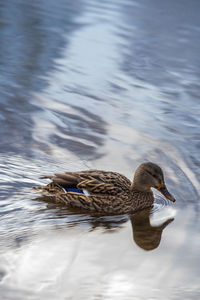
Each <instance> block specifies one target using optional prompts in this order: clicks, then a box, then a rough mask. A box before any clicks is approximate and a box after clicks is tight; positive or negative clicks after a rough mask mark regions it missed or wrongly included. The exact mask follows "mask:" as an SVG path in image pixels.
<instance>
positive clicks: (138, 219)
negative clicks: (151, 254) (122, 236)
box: [130, 209, 174, 251]
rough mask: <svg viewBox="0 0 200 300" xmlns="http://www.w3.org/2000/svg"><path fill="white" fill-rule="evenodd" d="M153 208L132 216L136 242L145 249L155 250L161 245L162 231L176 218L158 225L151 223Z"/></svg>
mask: <svg viewBox="0 0 200 300" xmlns="http://www.w3.org/2000/svg"><path fill="white" fill-rule="evenodd" d="M150 213H151V209H145V210H142V211H140V212H138V213H137V214H135V215H133V216H131V217H130V220H131V224H132V229H133V239H134V241H135V243H136V244H137V245H138V246H139V247H140V248H142V249H144V250H147V251H149V250H154V249H156V248H157V247H158V246H159V245H160V241H161V237H162V232H163V229H165V227H166V226H167V225H168V224H170V223H171V222H172V221H173V220H174V218H169V219H168V220H166V221H165V222H163V223H162V224H160V225H158V226H152V225H151V223H150Z"/></svg>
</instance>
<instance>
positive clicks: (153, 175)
mask: <svg viewBox="0 0 200 300" xmlns="http://www.w3.org/2000/svg"><path fill="white" fill-rule="evenodd" d="M146 171H147V173H148V174H149V175H151V176H152V177H154V178H157V176H156V175H155V174H153V173H151V171H149V170H146Z"/></svg>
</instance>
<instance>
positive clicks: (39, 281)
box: [1, 210, 200, 299]
mask: <svg viewBox="0 0 200 300" xmlns="http://www.w3.org/2000/svg"><path fill="white" fill-rule="evenodd" d="M182 213H183V212H179V214H178V216H177V219H182ZM184 214H187V216H188V217H187V218H185V221H184V223H183V222H182V223H181V225H180V220H178V222H177V224H176V227H172V226H169V227H168V228H167V229H166V231H165V235H164V238H163V240H162V243H161V246H160V248H159V251H152V252H145V251H144V252H142V251H141V250H139V248H137V246H135V245H134V244H133V242H132V238H131V237H132V229H131V226H130V223H127V225H126V226H125V227H124V228H122V229H120V231H119V232H118V233H117V234H115V233H110V234H109V233H103V232H102V231H101V230H100V229H99V230H96V231H93V232H88V230H87V229H83V228H74V229H73V228H71V229H67V230H66V229H65V228H61V229H58V230H49V229H48V228H47V229H44V228H43V229H41V230H40V231H38V233H37V235H36V236H35V237H33V238H32V240H31V241H30V243H28V244H24V245H22V246H21V247H20V248H18V249H15V250H13V249H9V251H7V253H5V254H4V255H3V257H2V258H1V262H2V263H1V265H3V267H4V270H5V272H6V276H5V277H4V278H3V280H2V282H1V286H2V287H3V288H5V287H6V289H7V290H8V291H9V290H12V289H13V290H15V289H16V290H18V291H22V293H23V291H24V290H25V291H26V292H27V293H29V296H30V298H31V297H32V296H34V299H55V298H56V299H85V298H87V299H94V298H95V297H97V296H98V295H99V296H101V297H102V298H103V299H113V297H115V298H116V299H122V298H121V297H123V299H137V297H140V299H146V297H152V298H153V299H169V297H170V295H175V294H176V293H177V296H178V295H181V294H182V292H184V295H188V297H189V295H194V294H195V292H197V291H198V288H199V277H198V266H195V264H193V263H192V260H193V259H194V258H193V257H192V252H188V247H187V245H186V244H185V235H186V234H187V232H186V231H187V230H186V231H185V233H184V231H183V226H185V229H186V228H187V226H188V222H190V219H191V214H193V211H192V210H187V211H184ZM175 222H176V221H175ZM119 241H120V244H119ZM191 243H192V244H190V249H192V248H193V247H194V246H195V247H196V246H199V245H200V244H199V242H197V241H196V240H191ZM182 247H184V248H185V251H184V252H183V251H181V249H182ZM138 262H139V263H138ZM188 280H189V282H190V289H188V290H187V289H185V288H184V287H185V286H186V285H188ZM180 282H181V284H180ZM65 297H66V298H65ZM11 299H12V298H11ZM13 299H14V298H13ZM148 299H149V298H148Z"/></svg>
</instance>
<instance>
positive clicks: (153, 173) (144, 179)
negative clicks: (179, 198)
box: [133, 162, 176, 202]
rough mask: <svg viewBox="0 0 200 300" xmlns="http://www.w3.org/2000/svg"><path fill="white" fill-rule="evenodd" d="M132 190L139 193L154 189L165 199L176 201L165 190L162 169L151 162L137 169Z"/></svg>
mask: <svg viewBox="0 0 200 300" xmlns="http://www.w3.org/2000/svg"><path fill="white" fill-rule="evenodd" d="M133 188H134V189H136V190H138V191H141V192H148V191H149V190H150V188H155V189H157V190H158V191H159V192H160V193H161V194H163V195H164V196H165V197H166V198H167V199H169V200H171V201H172V202H175V201H176V200H175V199H174V197H173V196H172V195H171V194H170V193H169V191H168V190H167V188H166V185H165V181H164V175H163V171H162V169H161V168H160V167H159V166H158V165H156V164H154V163H151V162H147V163H143V164H141V165H140V166H139V167H138V168H137V170H136V172H135V175H134V180H133Z"/></svg>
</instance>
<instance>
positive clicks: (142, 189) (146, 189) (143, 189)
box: [131, 182, 152, 194]
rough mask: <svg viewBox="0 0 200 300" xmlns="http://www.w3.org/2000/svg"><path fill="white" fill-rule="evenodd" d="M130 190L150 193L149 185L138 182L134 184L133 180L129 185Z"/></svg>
mask: <svg viewBox="0 0 200 300" xmlns="http://www.w3.org/2000/svg"><path fill="white" fill-rule="evenodd" d="M131 191H133V192H138V193H142V194H144V193H152V191H151V188H150V187H148V186H144V185H139V184H136V183H135V182H133V183H132V185H131Z"/></svg>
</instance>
